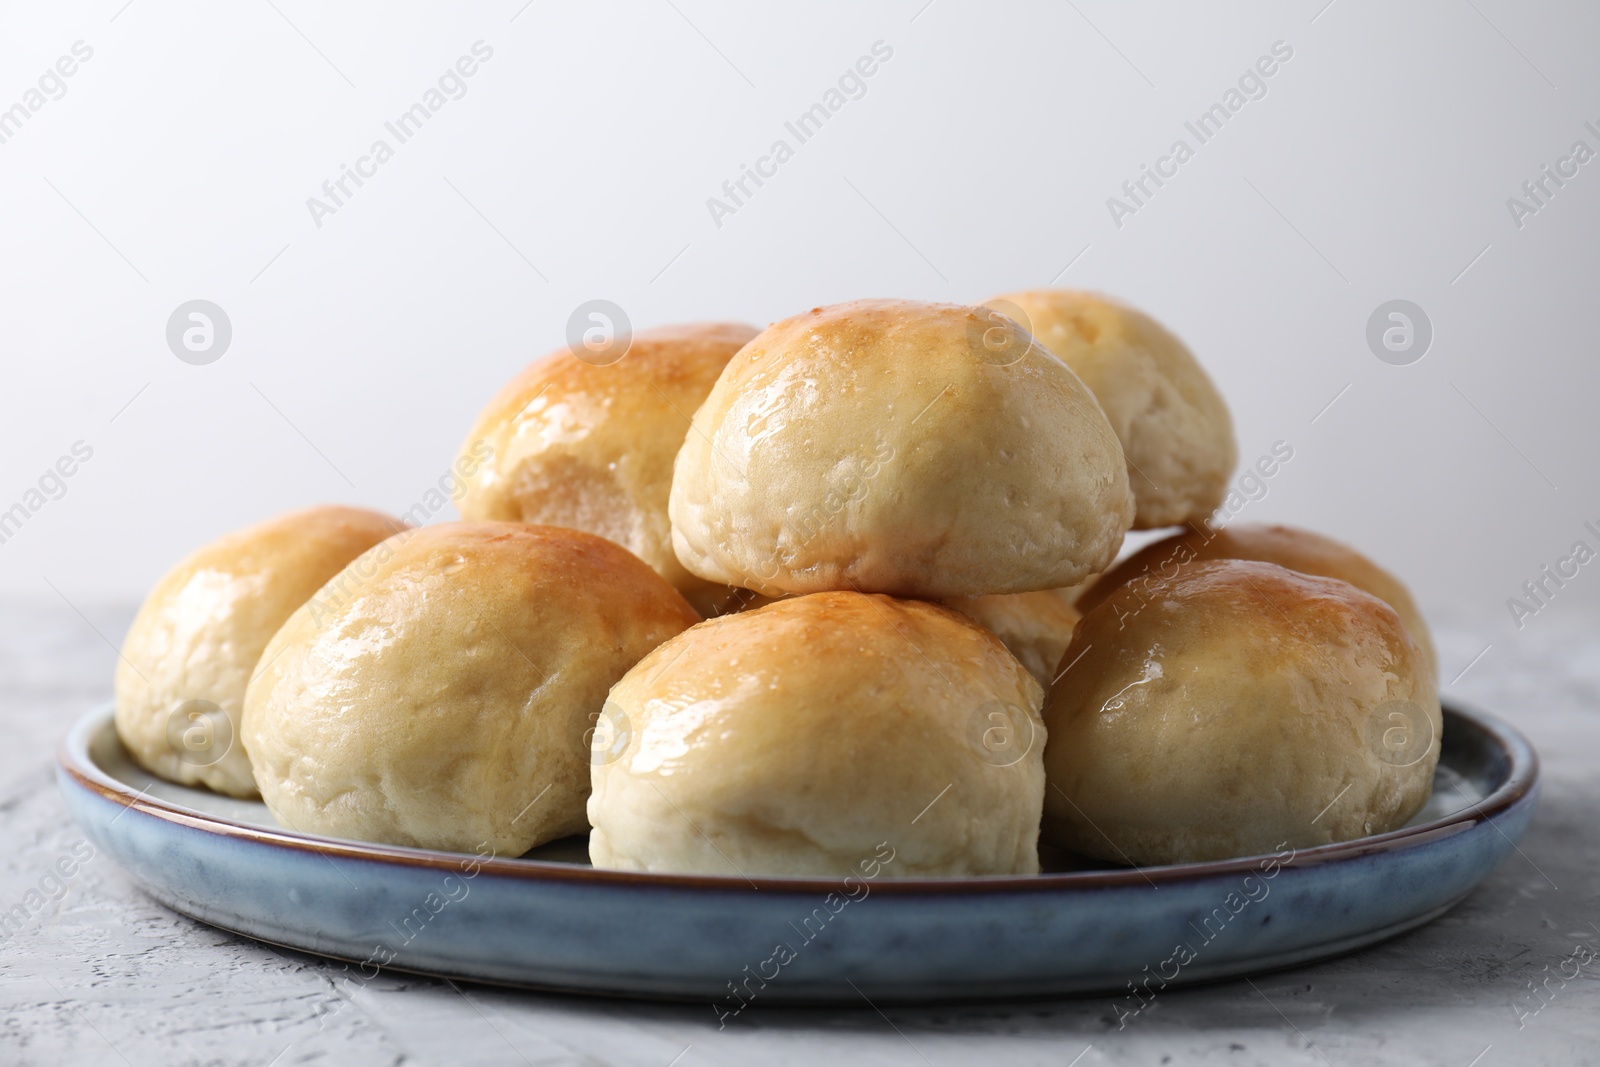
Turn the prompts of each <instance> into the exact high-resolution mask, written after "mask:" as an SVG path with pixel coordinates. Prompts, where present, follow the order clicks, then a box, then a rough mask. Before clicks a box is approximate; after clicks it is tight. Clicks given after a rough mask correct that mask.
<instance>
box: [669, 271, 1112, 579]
mask: <svg viewBox="0 0 1600 1067" xmlns="http://www.w3.org/2000/svg"><path fill="white" fill-rule="evenodd" d="M988 326H989V324H988V322H987V320H986V319H985V318H984V314H983V312H981V311H980V309H977V308H969V307H959V306H956V305H953V304H919V303H914V302H912V301H908V300H860V301H856V302H854V303H849V304H838V305H835V306H833V307H827V308H815V309H813V310H811V311H809V312H806V313H805V314H803V315H797V316H795V317H794V318H791V319H787V320H785V321H783V322H780V323H777V324H775V325H773V326H770V327H768V328H767V329H766V330H765V331H763V332H762V333H761V334H760V335H759V336H758V337H756V339H755V340H753V341H751V342H750V343H749V344H747V345H746V346H745V347H744V348H743V349H742V350H741V351H740V352H739V354H738V355H737V356H735V357H734V358H733V360H732V361H730V362H729V364H728V366H727V368H726V369H725V370H724V371H723V372H722V376H721V377H720V378H718V379H717V384H716V385H715V386H714V387H713V388H712V390H711V395H710V396H708V397H707V398H706V402H705V404H704V405H702V406H701V408H700V411H699V412H698V414H696V415H695V430H694V432H692V433H690V434H689V436H688V438H687V439H686V440H685V441H684V443H683V450H682V451H681V452H680V453H679V454H678V462H677V467H676V469H675V471H674V473H673V479H672V498H671V507H670V510H671V515H672V544H673V548H674V549H675V550H676V551H677V554H678V558H679V559H680V560H682V561H683V564H684V566H686V567H687V568H688V569H689V570H690V571H693V572H694V573H695V574H698V575H700V576H701V577H703V578H706V579H708V580H710V581H715V582H722V583H726V584H729V585H741V586H745V587H747V588H750V589H755V590H757V591H759V592H762V593H767V594H775V593H780V592H789V593H810V592H819V591H822V590H830V589H846V588H850V589H855V590H858V591H862V592H881V593H893V594H897V595H901V596H916V597H927V598H938V597H946V596H978V595H983V594H986V593H1021V592H1028V591H1031V590H1036V589H1053V588H1057V587H1059V586H1065V585H1071V584H1072V583H1074V582H1076V581H1078V580H1080V579H1082V578H1084V577H1086V576H1088V575H1090V574H1093V573H1095V572H1096V571H1099V570H1102V569H1103V568H1104V567H1105V566H1106V565H1107V564H1108V563H1109V562H1110V561H1111V559H1112V558H1113V557H1114V556H1115V554H1116V552H1117V549H1118V548H1119V547H1120V546H1121V544H1122V535H1123V533H1124V532H1125V531H1126V530H1127V528H1128V524H1129V522H1130V521H1132V518H1133V500H1132V497H1131V496H1130V495H1129V492H1128V478H1127V471H1126V467H1125V464H1124V462H1123V459H1122V452H1121V448H1120V447H1119V446H1118V444H1117V439H1116V436H1115V435H1114V434H1113V433H1112V432H1111V428H1110V427H1109V426H1108V425H1107V424H1106V420H1105V416H1104V415H1103V414H1102V413H1101V411H1100V407H1099V405H1098V404H1096V403H1095V400H1094V397H1093V396H1092V395H1091V394H1090V393H1089V391H1088V390H1087V389H1086V388H1084V385H1083V383H1082V382H1080V381H1079V380H1078V378H1077V376H1076V375H1074V374H1073V373H1072V372H1071V371H1070V370H1068V369H1067V367H1066V365H1065V364H1063V363H1062V362H1061V361H1060V360H1059V359H1056V358H1055V357H1054V356H1052V355H1050V353H1048V352H1046V351H1045V350H1044V349H1042V348H1040V347H1039V346H1038V345H1036V344H1034V343H1033V342H1032V340H1031V339H1030V338H1029V337H1027V335H1026V334H1024V333H1022V332H1021V331H1020V330H1015V329H1013V330H1011V331H1010V332H1009V333H1007V332H1006V331H995V332H996V333H997V335H998V336H997V339H995V340H994V341H993V343H991V341H990V340H989V339H987V334H986V327H988Z"/></svg>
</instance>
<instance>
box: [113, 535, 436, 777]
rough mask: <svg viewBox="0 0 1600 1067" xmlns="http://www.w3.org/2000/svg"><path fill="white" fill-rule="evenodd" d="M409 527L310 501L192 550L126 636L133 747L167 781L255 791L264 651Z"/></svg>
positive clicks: (125, 688) (123, 732)
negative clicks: (244, 717)
mask: <svg viewBox="0 0 1600 1067" xmlns="http://www.w3.org/2000/svg"><path fill="white" fill-rule="evenodd" d="M404 528H405V525H404V524H403V523H402V522H400V520H399V519H395V518H391V517H389V516H388V515H382V514H379V513H378V512H376V511H366V510H364V509H362V508H347V507H335V506H329V507H315V508H307V509H305V510H303V511H293V512H290V513H289V514H287V515H280V516H278V517H277V518H275V519H269V520H268V521H266V522H262V523H258V524H256V525H254V526H250V527H246V528H245V529H243V530H236V531H234V532H233V533H230V534H225V535H224V536H222V537H219V538H217V539H216V540H215V541H212V542H210V543H209V544H206V545H204V546H202V547H201V548H199V549H196V550H195V551H194V552H191V553H190V554H189V555H188V556H186V557H185V558H184V559H183V560H182V561H181V562H179V563H178V565H177V566H175V567H173V568H172V569H171V570H170V571H168V572H167V573H166V575H165V576H163V577H162V579H161V580H160V581H159V582H157V583H156V587H155V588H154V589H152V590H151V591H150V595H149V596H148V597H146V598H145V601H144V605H143V606H142V607H141V608H140V609H139V614H138V615H137V616H135V617H134V620H133V626H132V627H131V628H129V630H128V636H127V638H126V639H124V641H123V643H122V658H121V659H120V660H119V661H118V663H117V674H116V705H117V710H116V724H117V735H118V736H119V737H121V738H122V744H123V747H124V748H126V749H127V750H128V754H129V755H130V756H132V757H133V759H134V761H135V762H137V763H138V764H139V765H140V766H141V767H143V768H144V769H145V770H147V771H149V772H150V773H151V774H154V775H156V776H158V777H161V778H165V779H167V780H168V781H170V782H179V783H181V784H183V785H204V786H207V787H209V788H211V789H214V790H216V791H217V792H219V793H227V794H228V795H230V796H236V797H253V796H255V795H256V784H255V781H254V780H253V779H252V778H251V776H250V760H249V757H248V756H246V755H245V751H244V746H243V745H241V744H239V743H238V737H239V713H240V710H241V709H242V708H243V706H244V691H245V683H246V682H248V681H249V680H250V675H251V674H252V673H253V672H254V671H255V669H256V662H257V660H259V659H260V658H261V650H262V649H263V648H265V647H266V644H267V641H268V640H269V639H270V638H271V637H272V635H273V634H274V633H276V632H277V630H278V627H279V626H281V625H282V624H283V621H284V620H285V619H287V618H288V617H289V615H290V613H291V612H293V611H294V610H295V609H296V608H298V607H300V605H302V604H304V603H305V602H306V600H307V599H308V598H310V597H311V595H312V594H314V593H315V592H316V591H317V590H318V588H320V587H321V586H322V584H323V583H324V582H326V581H327V580H328V579H329V578H332V577H333V576H334V575H335V574H338V573H339V571H340V570H341V569H343V567H344V565H345V564H347V563H349V562H350V561H351V560H353V559H355V558H356V557H357V556H359V555H360V554H361V553H363V552H365V551H366V550H367V549H369V548H371V547H372V546H373V545H375V544H377V543H378V542H379V541H382V540H383V539H384V538H386V537H388V536H390V535H391V534H393V533H395V532H397V531H399V530H402V529H404Z"/></svg>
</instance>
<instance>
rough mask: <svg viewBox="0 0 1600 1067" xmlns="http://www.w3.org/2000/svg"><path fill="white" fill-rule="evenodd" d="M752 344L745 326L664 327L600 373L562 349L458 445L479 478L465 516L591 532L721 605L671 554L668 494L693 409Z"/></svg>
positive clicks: (510, 388) (465, 497)
mask: <svg viewBox="0 0 1600 1067" xmlns="http://www.w3.org/2000/svg"><path fill="white" fill-rule="evenodd" d="M755 335H756V329H755V327H753V326H744V325H741V324H738V323H726V322H720V323H693V324H688V325H681V326H664V327H659V328H657V329H653V330H645V331H641V332H640V333H637V334H635V335H634V336H633V338H632V342H631V343H630V344H629V346H628V348H627V352H626V354H625V355H623V356H622V357H621V358H620V359H618V360H616V362H612V363H607V364H604V365H595V364H593V363H590V362H588V361H587V360H586V359H585V358H583V357H581V356H579V355H576V354H574V353H573V352H572V351H571V350H569V349H565V348H563V349H560V350H558V351H556V352H553V353H551V354H550V355H548V356H545V357H544V358H543V359H540V360H537V361H535V362H534V363H533V364H532V365H530V366H529V367H527V368H526V369H525V370H523V371H522V373H520V374H518V375H517V376H516V377H515V378H513V379H512V380H511V381H510V382H509V383H507V384H506V386H505V387H504V388H503V389H501V390H500V392H499V394H498V395H496V396H495V398H494V399H493V400H491V401H490V402H489V405H488V406H487V407H485V408H484V409H483V413H482V414H480V415H479V416H478V420H477V422H476V423H475V424H474V425H473V427H472V430H471V432H470V433H469V434H468V435H467V439H466V441H465V443H463V445H462V446H461V459H462V461H463V462H464V463H467V464H468V467H467V469H469V470H471V471H472V473H471V474H470V475H469V476H468V477H467V478H466V479H465V487H464V492H463V494H462V496H461V499H460V501H459V502H458V507H459V509H460V511H461V515H462V517H463V518H466V519H509V520H513V521H518V522H531V523H545V524H549V525H553V526H568V527H572V528H573V529H578V530H587V531H588V532H589V533H593V534H598V535H599V536H601V537H605V538H608V539H609V540H612V541H615V542H616V543H617V544H620V545H622V546H623V547H625V548H627V549H628V550H629V551H631V552H632V553H633V554H634V555H636V556H638V557H639V558H640V559H642V560H644V561H645V562H646V563H648V564H650V566H652V567H654V568H655V569H656V571H657V572H658V573H659V574H661V575H662V577H664V578H666V579H667V580H668V581H669V582H671V583H672V584H673V585H674V586H676V587H677V588H678V589H679V590H680V591H682V592H684V593H685V594H686V595H688V596H690V597H691V599H694V598H696V597H704V596H716V590H714V589H713V587H712V585H711V583H709V582H706V581H704V580H703V579H699V578H696V577H694V576H693V575H691V574H690V573H689V572H688V571H686V570H684V569H683V567H682V565H681V564H679V562H678V559H677V557H676V556H674V555H673V553H672V533H671V529H670V526H669V524H668V521H667V493H668V490H669V489H670V487H671V484H672V462H673V459H674V458H675V457H676V456H677V454H678V448H679V447H680V446H681V445H682V444H683V438H684V435H685V434H687V433H688V432H689V420H690V419H691V418H692V417H693V415H694V413H695V409H696V408H698V407H699V406H700V403H701V401H703V400H704V399H705V397H706V394H707V393H708V392H710V391H711V386H712V383H714V382H715V381H716V380H717V375H718V374H720V373H721V372H722V368H723V367H724V366H725V365H726V364H727V362H728V360H729V358H731V357H732V356H733V354H734V353H735V352H737V351H738V350H739V348H740V347H741V346H742V345H743V344H744V343H745V342H746V341H748V340H750V338H752V337H754V336H755ZM610 358H614V356H613V357H610Z"/></svg>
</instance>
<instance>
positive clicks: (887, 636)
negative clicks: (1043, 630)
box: [589, 593, 1044, 878]
mask: <svg viewBox="0 0 1600 1067" xmlns="http://www.w3.org/2000/svg"><path fill="white" fill-rule="evenodd" d="M1041 697H1042V693H1041V690H1040V688H1039V684H1038V683H1037V682H1035V681H1034V680H1033V678H1032V677H1031V676H1030V675H1029V674H1028V672H1027V671H1025V670H1023V668H1022V666H1021V664H1019V663H1018V662H1017V661H1016V659H1015V658H1013V657H1012V656H1011V654H1010V653H1008V652H1007V651H1006V650H1005V648H1004V647H1003V646H1001V644H1000V642H999V641H997V640H996V639H995V638H994V637H993V636H992V635H990V634H989V633H987V632H985V631H984V630H982V629H980V628H979V627H978V626H976V625H974V624H973V623H972V622H970V621H969V620H967V619H965V618H963V617H962V616H960V615H958V614H956V613H955V612H953V611H949V610H947V609H945V608H941V607H938V606H936V605H933V604H926V603H921V602H917V601H907V600H896V599H893V598H890V597H886V596H875V595H868V594H861V593H815V594H812V595H810V596H803V597H797V598H795V599H792V600H784V601H780V602H778V603H776V604H771V605H768V606H767V607H764V608H759V609H756V610H754V611H745V612H741V613H740V614H737V615H726V616H723V617H722V618H718V619H713V620H711V621H709V622H704V623H701V624H700V625H699V626H696V627H695V628H694V629H692V630H690V631H688V632H687V633H685V634H682V635H681V636H679V637H678V638H676V639H674V640H672V641H669V642H668V643H667V644H665V645H663V646H662V647H660V648H658V649H657V650H656V651H655V652H653V653H651V654H650V655H649V656H647V657H645V659H644V660H642V661H641V662H640V663H639V665H638V666H636V667H635V668H634V669H633V670H631V671H629V672H628V674H627V677H625V678H623V680H622V681H621V682H619V683H617V686H616V688H615V689H613V690H612V691H611V699H610V701H609V702H608V703H607V707H606V715H605V718H607V719H608V720H611V728H612V733H611V737H612V738H613V740H612V741H611V743H610V744H611V748H610V750H609V751H610V752H611V753H612V755H611V757H610V758H609V760H608V759H602V758H596V760H595V763H594V766H593V777H594V793H593V795H592V796H591V797H590V799H589V821H590V822H591V823H592V824H593V825H594V832H593V833H592V834H591V835H590V837H589V857H590V859H591V860H592V861H593V863H594V865H595V866H596V867H609V868H613V869H621V870H634V871H674V872H688V873H699V874H725V875H734V876H736V877H737V876H739V875H748V876H756V875H815V876H821V877H830V878H831V877H841V876H843V875H846V874H850V873H852V872H853V871H855V870H856V869H857V868H858V866H859V865H860V864H861V863H862V862H863V861H868V860H872V858H873V857H874V856H875V855H876V856H878V858H879V859H882V858H883V856H885V855H892V856H893V859H892V860H891V861H889V862H886V863H884V865H883V872H882V876H883V877H908V876H917V875H981V874H1023V873H1034V872H1037V871H1038V869H1039V857H1038V834H1039V816H1040V805H1041V802H1042V800H1043V790H1044V772H1043V770H1042V768H1041V765H1040V755H1039V753H1040V748H1041V745H1042V743H1043V740H1044V731H1043V727H1042V726H1041V725H1040V722H1039V717H1038V713H1037V709H1038V707H1039V702H1040V700H1041ZM597 736H598V735H597ZM880 846H887V847H886V848H884V849H883V850H882V851H881V852H880V851H879V849H880Z"/></svg>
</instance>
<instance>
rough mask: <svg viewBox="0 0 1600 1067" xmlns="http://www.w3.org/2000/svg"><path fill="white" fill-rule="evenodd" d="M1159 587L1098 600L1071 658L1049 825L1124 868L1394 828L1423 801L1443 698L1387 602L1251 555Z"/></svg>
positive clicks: (1054, 741)
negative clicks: (1130, 605) (1120, 607)
mask: <svg viewBox="0 0 1600 1067" xmlns="http://www.w3.org/2000/svg"><path fill="white" fill-rule="evenodd" d="M1149 594H1150V595H1149V596H1148V597H1147V598H1146V599H1145V601H1144V603H1143V604H1142V605H1141V606H1139V607H1138V609H1137V610H1135V611H1132V612H1126V613H1119V612H1118V611H1117V610H1115V608H1114V605H1113V603H1111V602H1106V603H1103V604H1101V605H1100V606H1099V607H1096V608H1093V609H1091V610H1090V611H1089V612H1088V613H1087V614H1085V615H1084V617H1083V621H1082V622H1080V623H1079V624H1078V629H1077V632H1076V633H1075V634H1074V636H1073V640H1072V644H1071V645H1069V646H1068V648H1067V651H1066V653H1065V654H1064V656H1063V661H1064V662H1066V663H1069V664H1071V666H1070V667H1068V669H1066V670H1065V671H1064V672H1063V673H1062V675H1061V677H1060V679H1059V680H1058V681H1057V682H1056V683H1055V685H1054V686H1053V688H1052V689H1051V692H1050V695H1049V698H1048V699H1047V701H1046V707H1045V724H1046V726H1047V727H1048V729H1049V742H1048V744H1047V746H1046V748H1045V769H1046V773H1047V774H1048V775H1049V779H1050V784H1051V788H1050V790H1049V791H1048V792H1047V794H1046V797H1045V813H1046V832H1047V836H1048V837H1051V838H1053V839H1054V840H1055V841H1056V842H1057V843H1059V844H1061V845H1063V846H1065V847H1067V848H1071V849H1074V850H1076V851H1079V852H1084V853H1087V854H1089V855H1094V856H1098V857H1101V858H1104V859H1111V860H1118V861H1121V862H1130V863H1178V862H1189V861H1197V860H1211V859H1222V858H1226V857H1230V856H1246V855H1256V854H1261V853H1266V852H1272V851H1276V850H1279V849H1282V848H1283V847H1284V846H1285V844H1287V845H1288V846H1290V847H1295V848H1300V847H1305V846H1311V845H1318V844H1326V843H1329V842H1333V841H1344V840H1349V839H1351V838H1355V837H1361V836H1363V835H1367V834H1374V833H1383V832H1386V831H1389V830H1393V829H1396V828H1398V827H1400V826H1401V825H1403V824H1404V823H1405V821H1406V820H1407V819H1409V818H1410V817H1411V816H1412V815H1414V814H1415V813H1416V812H1417V811H1418V810H1419V809H1420V808H1421V807H1422V805H1423V804H1424V803H1425V802H1426V800H1427V798H1428V795H1429V792H1430V790H1431V787H1432V781H1433V768H1434V765H1435V763H1436V762H1437V760H1438V755H1439V735H1440V729H1441V726H1442V723H1441V716H1440V709H1439V699H1438V693H1437V690H1436V689H1435V686H1434V681H1433V676H1432V673H1431V672H1430V671H1429V669H1428V664H1427V663H1426V661H1425V660H1424V658H1423V655H1422V650H1421V649H1420V648H1419V647H1418V645H1417V643H1416V641H1414V640H1413V639H1412V637H1411V635H1410V634H1409V633H1408V632H1407V631H1406V628H1405V626H1404V625H1403V624H1402V623H1401V621H1400V617H1399V616H1398V615H1396V614H1395V612H1394V609H1392V608H1390V607H1389V605H1387V604H1385V603H1384V602H1383V601H1381V600H1379V599H1378V598H1377V597H1374V596H1371V595H1370V594H1368V593H1365V592H1363V591H1361V590H1360V589H1357V588H1356V587H1355V586H1353V585H1350V584H1349V583H1347V582H1342V581H1339V580H1337V579H1331V578H1317V577H1312V576H1310V575H1306V574H1301V573H1298V572H1295V571H1290V570H1286V569H1284V568H1282V567H1279V566H1276V565H1275V564H1271V563H1258V562H1251V561H1243V560H1218V561H1212V562H1205V563H1195V564H1192V565H1190V566H1188V567H1186V568H1184V569H1183V570H1182V571H1180V572H1179V573H1177V574H1176V575H1174V576H1171V577H1160V578H1157V579H1155V580H1154V581H1153V582H1152V584H1151V587H1150V590H1149ZM1080 656H1081V658H1077V657H1080ZM1075 658H1076V662H1074V659H1075Z"/></svg>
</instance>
